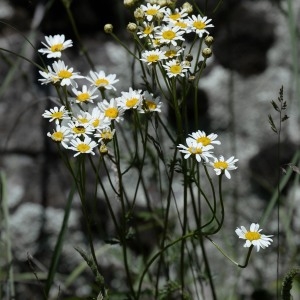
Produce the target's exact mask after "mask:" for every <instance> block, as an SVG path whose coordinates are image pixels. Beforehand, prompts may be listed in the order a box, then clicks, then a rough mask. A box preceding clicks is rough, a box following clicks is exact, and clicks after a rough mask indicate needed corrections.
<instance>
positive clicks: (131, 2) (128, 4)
mask: <svg viewBox="0 0 300 300" xmlns="http://www.w3.org/2000/svg"><path fill="white" fill-rule="evenodd" d="M134 5H135V0H124V6H125V7H132V6H134Z"/></svg>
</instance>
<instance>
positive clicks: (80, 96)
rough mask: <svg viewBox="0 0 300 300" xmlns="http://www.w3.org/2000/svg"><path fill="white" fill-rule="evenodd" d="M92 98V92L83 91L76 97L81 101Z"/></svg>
mask: <svg viewBox="0 0 300 300" xmlns="http://www.w3.org/2000/svg"><path fill="white" fill-rule="evenodd" d="M89 98H90V94H89V93H81V94H79V95H77V97H76V99H77V100H78V101H80V102H85V101H87V100H88V99H89Z"/></svg>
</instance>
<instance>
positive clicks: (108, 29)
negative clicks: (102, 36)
mask: <svg viewBox="0 0 300 300" xmlns="http://www.w3.org/2000/svg"><path fill="white" fill-rule="evenodd" d="M113 30H114V27H113V26H112V24H105V25H104V32H105V33H112V32H113Z"/></svg>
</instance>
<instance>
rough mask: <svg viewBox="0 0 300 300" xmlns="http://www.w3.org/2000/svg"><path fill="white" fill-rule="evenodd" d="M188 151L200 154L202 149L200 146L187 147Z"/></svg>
mask: <svg viewBox="0 0 300 300" xmlns="http://www.w3.org/2000/svg"><path fill="white" fill-rule="evenodd" d="M188 151H189V152H190V153H192V154H202V149H201V148H196V147H189V148H188Z"/></svg>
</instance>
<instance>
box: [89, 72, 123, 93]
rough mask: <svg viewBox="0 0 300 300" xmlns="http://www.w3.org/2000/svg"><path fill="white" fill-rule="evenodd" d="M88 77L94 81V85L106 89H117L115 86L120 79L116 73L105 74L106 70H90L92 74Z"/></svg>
mask: <svg viewBox="0 0 300 300" xmlns="http://www.w3.org/2000/svg"><path fill="white" fill-rule="evenodd" d="M86 79H87V80H88V81H90V82H91V83H92V85H93V86H96V87H97V88H98V89H106V90H116V88H115V87H114V86H113V84H115V83H116V82H118V81H119V79H116V74H109V75H105V72H103V71H100V72H94V71H90V76H87V77H86Z"/></svg>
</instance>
